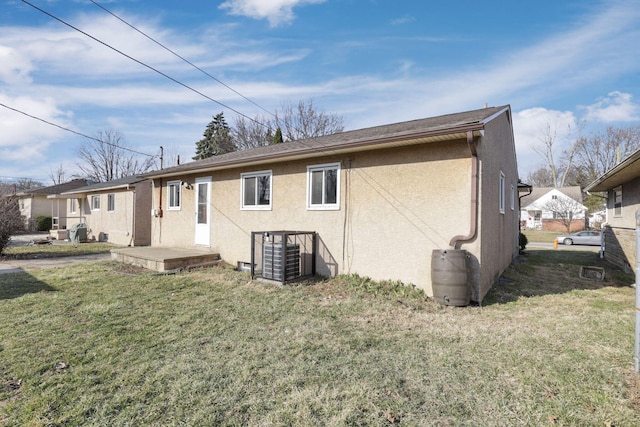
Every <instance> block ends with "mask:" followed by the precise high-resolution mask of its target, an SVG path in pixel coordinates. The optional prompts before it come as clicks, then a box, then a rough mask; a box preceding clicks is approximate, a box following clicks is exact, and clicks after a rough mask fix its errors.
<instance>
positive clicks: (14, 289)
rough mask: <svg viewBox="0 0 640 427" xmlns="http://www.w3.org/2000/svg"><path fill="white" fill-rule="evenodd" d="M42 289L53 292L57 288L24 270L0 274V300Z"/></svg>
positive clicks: (41, 290) (33, 292)
mask: <svg viewBox="0 0 640 427" xmlns="http://www.w3.org/2000/svg"><path fill="white" fill-rule="evenodd" d="M43 291H44V292H54V291H57V289H56V288H54V287H52V286H49V285H48V284H47V283H45V282H42V281H40V280H38V279H36V278H35V277H33V276H32V275H30V274H29V273H27V272H24V271H23V272H18V273H6V274H0V300H8V299H14V298H19V297H21V296H23V295H26V294H35V293H37V292H43Z"/></svg>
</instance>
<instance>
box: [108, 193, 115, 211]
mask: <svg viewBox="0 0 640 427" xmlns="http://www.w3.org/2000/svg"><path fill="white" fill-rule="evenodd" d="M115 210H116V193H109V194H107V212H114V211H115Z"/></svg>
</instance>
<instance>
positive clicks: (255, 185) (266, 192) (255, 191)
mask: <svg viewBox="0 0 640 427" xmlns="http://www.w3.org/2000/svg"><path fill="white" fill-rule="evenodd" d="M240 181H241V187H242V188H241V189H240V194H242V209H251V210H253V209H271V171H261V172H251V173H243V174H241V175H240Z"/></svg>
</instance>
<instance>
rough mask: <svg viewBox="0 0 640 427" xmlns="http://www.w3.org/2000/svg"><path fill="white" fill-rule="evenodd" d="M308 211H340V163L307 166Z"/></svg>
mask: <svg viewBox="0 0 640 427" xmlns="http://www.w3.org/2000/svg"><path fill="white" fill-rule="evenodd" d="M307 209H340V163H331V164H325V165H316V166H307Z"/></svg>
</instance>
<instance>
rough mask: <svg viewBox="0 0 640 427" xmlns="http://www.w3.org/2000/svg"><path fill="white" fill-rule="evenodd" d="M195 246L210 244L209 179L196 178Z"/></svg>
mask: <svg viewBox="0 0 640 427" xmlns="http://www.w3.org/2000/svg"><path fill="white" fill-rule="evenodd" d="M195 190H196V194H195V206H196V215H195V222H196V224H195V225H196V227H195V228H196V237H195V244H196V245H204V246H209V245H210V244H211V177H205V178H196V189H195Z"/></svg>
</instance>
